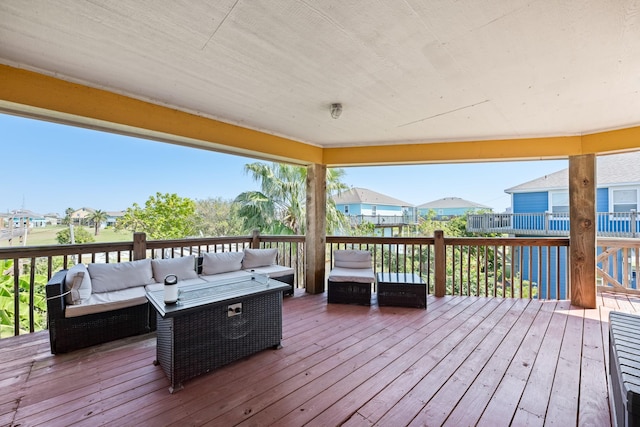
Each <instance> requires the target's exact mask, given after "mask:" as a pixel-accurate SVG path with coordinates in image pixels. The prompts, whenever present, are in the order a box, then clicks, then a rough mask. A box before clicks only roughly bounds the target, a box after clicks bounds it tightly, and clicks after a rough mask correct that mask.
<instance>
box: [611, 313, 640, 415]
mask: <svg viewBox="0 0 640 427" xmlns="http://www.w3.org/2000/svg"><path fill="white" fill-rule="evenodd" d="M638 329H640V316H637V315H631V314H627V313H620V312H616V311H612V312H611V313H610V314H609V375H610V380H611V391H612V407H613V409H614V416H615V419H616V425H618V426H640V376H639V375H638V372H639V370H640V362H639V361H638V359H639V358H640V338H639V337H638Z"/></svg>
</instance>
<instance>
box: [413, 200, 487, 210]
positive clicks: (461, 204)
mask: <svg viewBox="0 0 640 427" xmlns="http://www.w3.org/2000/svg"><path fill="white" fill-rule="evenodd" d="M417 208H418V209H455V208H475V209H491V208H490V207H489V206H485V205H482V204H480V203H475V202H470V201H469V200H464V199H461V198H460V197H444V198H442V199H438V200H434V201H432V202H427V203H423V204H421V205H418V206H417Z"/></svg>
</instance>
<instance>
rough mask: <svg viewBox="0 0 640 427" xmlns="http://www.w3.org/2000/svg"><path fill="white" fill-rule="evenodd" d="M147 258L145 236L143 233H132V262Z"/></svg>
mask: <svg viewBox="0 0 640 427" xmlns="http://www.w3.org/2000/svg"><path fill="white" fill-rule="evenodd" d="M146 257H147V235H146V234H145V233H133V260H134V261H135V260H139V259H145V258H146Z"/></svg>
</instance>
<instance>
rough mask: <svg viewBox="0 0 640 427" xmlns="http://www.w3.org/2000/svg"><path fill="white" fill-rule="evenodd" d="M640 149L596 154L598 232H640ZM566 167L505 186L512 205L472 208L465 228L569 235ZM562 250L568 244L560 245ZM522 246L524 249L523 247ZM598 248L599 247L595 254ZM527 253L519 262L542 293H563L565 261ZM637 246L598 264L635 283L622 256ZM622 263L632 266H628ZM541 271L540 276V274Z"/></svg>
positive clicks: (611, 234)
mask: <svg viewBox="0 0 640 427" xmlns="http://www.w3.org/2000/svg"><path fill="white" fill-rule="evenodd" d="M638 164H640V152H633V153H623V154H611V155H608V156H601V157H599V158H598V161H597V166H596V177H597V183H596V195H595V210H596V233H597V236H598V237H601V238H607V237H614V238H637V237H640V218H639V217H638V210H639V208H640V169H639V168H638V167H637V165H638ZM568 187H569V169H568V168H567V169H562V170H560V171H557V172H554V173H551V174H548V175H544V176H541V177H539V178H536V179H534V180H531V181H528V182H525V183H522V184H519V185H516V186H514V187H511V188H508V189H506V190H505V192H506V193H508V194H510V195H511V211H512V213H506V214H492V213H485V214H470V215H469V216H468V221H467V230H468V231H471V232H481V233H488V232H492V233H496V232H497V233H500V232H502V233H507V234H509V235H512V236H515V237H522V236H539V237H549V236H568V235H569V230H570V220H569V188H568ZM562 250H566V248H565V249H562ZM525 251H526V249H525ZM601 253H602V250H601V249H600V250H599V253H598V255H600V254H601ZM524 255H525V258H526V259H529V256H531V259H532V265H531V266H529V265H523V266H522V271H523V274H524V275H525V277H526V278H527V279H528V280H531V281H532V282H535V283H539V284H540V287H539V292H540V293H541V295H546V294H547V289H548V290H549V294H550V295H553V296H555V295H556V292H559V293H560V295H566V282H567V266H566V263H564V262H558V261H557V259H559V258H562V259H563V256H560V257H558V256H557V255H558V254H556V253H554V252H551V253H549V254H546V253H541V254H536V253H531V254H529V253H528V252H525V253H524ZM635 256H636V255H635V251H631V252H630V253H627V254H623V252H619V253H618V254H617V262H616V263H611V264H609V265H603V264H602V263H599V264H598V268H600V269H601V270H602V271H603V273H606V274H607V275H609V276H610V277H611V278H613V279H614V280H615V281H616V282H618V283H625V282H626V283H628V284H629V287H631V288H632V289H636V286H637V284H636V271H637V268H638V265H637V263H636V262H635V261H634V262H633V263H631V264H630V263H629V262H628V260H624V259H623V257H631V260H634V259H635ZM626 266H631V268H627V267H626ZM540 268H542V269H543V270H545V271H547V269H551V270H552V271H559V275H558V277H559V279H558V278H555V277H552V278H551V279H549V286H547V281H546V280H545V278H544V277H542V276H541V275H540V274H539V273H538V271H539V270H540ZM539 276H540V277H539Z"/></svg>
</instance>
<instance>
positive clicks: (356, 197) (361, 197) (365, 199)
mask: <svg viewBox="0 0 640 427" xmlns="http://www.w3.org/2000/svg"><path fill="white" fill-rule="evenodd" d="M333 201H334V203H335V205H336V209H337V210H338V211H339V212H342V213H343V214H344V215H346V216H347V217H348V218H349V221H350V224H351V225H352V226H356V225H360V224H364V223H369V224H373V225H374V226H375V228H376V229H378V230H381V234H382V235H383V236H392V235H393V234H394V233H395V231H394V229H398V234H401V231H402V228H403V227H404V226H406V225H409V224H414V223H415V222H416V220H415V214H414V212H415V208H414V206H413V205H412V204H411V203H407V202H404V201H402V200H399V199H396V198H394V197H391V196H387V195H385V194H381V193H377V192H375V191H372V190H369V189H366V188H358V187H352V188H350V189H348V190H346V191H342V192H340V193H338V194H337V195H335V196H334V197H333Z"/></svg>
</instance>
